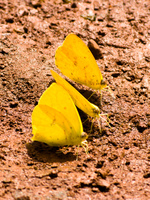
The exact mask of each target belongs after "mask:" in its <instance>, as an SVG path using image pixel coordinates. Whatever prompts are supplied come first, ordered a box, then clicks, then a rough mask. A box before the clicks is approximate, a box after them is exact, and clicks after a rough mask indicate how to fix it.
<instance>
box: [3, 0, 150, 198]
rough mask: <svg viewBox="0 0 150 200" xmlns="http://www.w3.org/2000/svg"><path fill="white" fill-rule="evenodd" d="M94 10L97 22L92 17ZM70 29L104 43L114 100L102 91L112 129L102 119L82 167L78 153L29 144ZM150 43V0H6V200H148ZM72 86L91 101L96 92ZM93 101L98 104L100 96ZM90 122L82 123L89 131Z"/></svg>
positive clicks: (104, 60) (106, 74) (103, 62)
mask: <svg viewBox="0 0 150 200" xmlns="http://www.w3.org/2000/svg"><path fill="white" fill-rule="evenodd" d="M123 2H124V3H123ZM89 10H90V11H92V12H93V13H94V14H96V20H95V21H90V20H89V19H87V18H86V16H87V14H88V12H89ZM81 15H82V16H84V17H81ZM71 32H74V33H75V34H77V35H78V36H79V37H80V38H81V39H82V40H83V41H84V42H85V43H86V44H87V43H88V41H89V40H90V39H93V40H95V41H96V42H97V44H98V45H99V48H100V50H101V52H102V56H100V59H98V60H97V63H98V65H99V66H100V69H101V71H102V74H103V76H104V78H105V80H107V82H108V85H109V86H110V87H111V89H112V90H113V93H114V95H115V96H116V98H115V99H113V98H112V97H111V95H110V94H109V93H108V92H105V91H103V95H102V106H101V110H102V113H108V114H109V118H110V120H111V122H110V125H111V128H109V126H108V125H107V124H106V123H104V122H103V131H102V134H99V129H98V127H97V123H96V122H95V123H94V127H93V130H92V133H91V134H90V135H89V138H88V144H89V154H88V155H87V154H86V153H85V152H84V149H83V148H82V147H80V148H79V153H78V161H76V152H77V148H76V147H69V148H65V147H64V148H52V147H49V146H47V145H46V144H42V143H38V142H34V143H32V141H31V137H32V128H31V114H32V111H33V108H34V106H35V105H36V104H37V102H38V100H39V97H40V96H41V94H42V93H43V91H44V90H45V89H46V88H47V87H48V86H49V85H50V83H51V82H52V81H53V78H52V77H51V74H50V69H55V70H56V66H55V64H54V55H55V50H56V49H57V47H58V46H59V45H60V44H62V42H63V40H64V38H65V37H66V36H67V35H68V34H69V33H71ZM149 41H150V2H149V0H142V1H140V0H130V1H129V0H125V1H118V0H114V1H111V0H109V1H108V0H103V1H98V0H96V1H92V0H82V1H77V0H75V1H74V2H73V1H71V2H70V3H68V4H64V3H63V1H62V0H45V1H42V0H41V1H39V2H38V1H33V0H0V120H1V124H0V199H9V200H11V199H15V200H41V199H42V200H43V199H45V200H49V199H69V200H71V199H84V200H91V199H92V200H93V199H102V200H103V199H104V200H111V199H119V200H120V199H126V200H129V199H130V200H131V199H134V200H141V199H142V200H143V199H144V200H145V199H149V198H150V163H149V161H150V136H149V134H150V107H149V106H150V101H149V100H150V42H149ZM75 86H77V87H78V89H79V91H80V92H81V93H82V94H83V95H86V97H87V96H88V95H89V93H90V92H91V90H90V89H89V88H85V87H83V86H82V87H80V86H78V85H75ZM90 100H91V102H93V103H95V104H96V105H99V95H98V93H96V94H94V95H93V96H92V98H91V99H90ZM80 115H81V118H82V121H84V120H85V119H86V118H87V116H86V115H85V114H83V113H82V112H80ZM90 125H91V119H89V120H88V121H86V123H84V124H83V126H84V131H86V132H87V133H89V132H90V131H89V130H90Z"/></svg>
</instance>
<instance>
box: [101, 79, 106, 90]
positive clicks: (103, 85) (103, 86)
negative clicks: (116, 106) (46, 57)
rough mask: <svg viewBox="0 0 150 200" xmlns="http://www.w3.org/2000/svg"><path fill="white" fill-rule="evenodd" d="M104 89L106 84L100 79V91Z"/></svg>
mask: <svg viewBox="0 0 150 200" xmlns="http://www.w3.org/2000/svg"><path fill="white" fill-rule="evenodd" d="M105 87H107V83H106V82H105V81H104V80H103V79H102V80H101V90H102V89H103V88H105Z"/></svg>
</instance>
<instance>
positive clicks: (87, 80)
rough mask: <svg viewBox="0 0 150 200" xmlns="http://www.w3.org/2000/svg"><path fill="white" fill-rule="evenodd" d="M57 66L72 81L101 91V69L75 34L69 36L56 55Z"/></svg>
mask: <svg viewBox="0 0 150 200" xmlns="http://www.w3.org/2000/svg"><path fill="white" fill-rule="evenodd" d="M55 64H56V66H57V67H58V68H59V69H60V71H61V72H62V73H63V74H64V75H65V76H67V77H69V78H70V79H71V80H73V81H76V82H78V83H80V84H83V85H87V86H88V87H91V88H93V89H101V81H102V80H103V77H102V74H101V72H100V69H99V67H98V65H97V63H96V60H95V58H94V56H93V55H92V53H91V51H90V50H89V48H88V47H87V46H86V44H85V43H84V42H83V41H82V40H81V39H80V38H79V37H78V36H76V35H75V34H73V33H71V34H69V35H68V36H67V37H66V39H65V41H64V42H63V45H62V46H60V47H58V49H57V50H56V54H55Z"/></svg>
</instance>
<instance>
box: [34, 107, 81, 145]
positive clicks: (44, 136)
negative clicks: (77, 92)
mask: <svg viewBox="0 0 150 200" xmlns="http://www.w3.org/2000/svg"><path fill="white" fill-rule="evenodd" d="M32 129H33V138H32V140H33V141H39V142H44V143H47V144H48V145H50V146H64V145H79V144H81V142H82V138H81V135H80V134H76V132H75V130H74V127H73V126H72V125H71V124H70V122H69V121H68V120H67V118H66V117H65V116H64V115H63V114H62V113H60V112H59V111H57V110H56V109H54V108H51V107H49V106H47V105H37V106H36V107H35V108H34V110H33V113H32Z"/></svg>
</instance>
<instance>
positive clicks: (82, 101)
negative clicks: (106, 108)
mask: <svg viewBox="0 0 150 200" xmlns="http://www.w3.org/2000/svg"><path fill="white" fill-rule="evenodd" d="M50 71H51V74H52V76H53V77H54V79H55V81H56V82H57V84H59V85H61V86H62V87H63V88H64V89H65V90H66V91H67V92H68V93H69V95H70V96H71V98H72V100H73V102H74V104H75V105H76V106H77V107H78V108H80V109H81V110H82V111H83V112H85V113H86V114H88V115H89V116H91V117H94V118H97V117H98V118H99V117H100V109H99V108H98V107H97V106H96V105H94V104H92V103H90V102H89V101H88V100H87V99H86V98H85V97H84V96H83V95H82V94H80V93H79V92H78V91H77V90H76V89H75V88H74V87H73V86H72V85H70V84H69V83H68V82H67V81H66V80H65V79H63V78H62V77H61V76H60V75H59V74H57V73H56V72H55V71H53V70H50Z"/></svg>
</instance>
